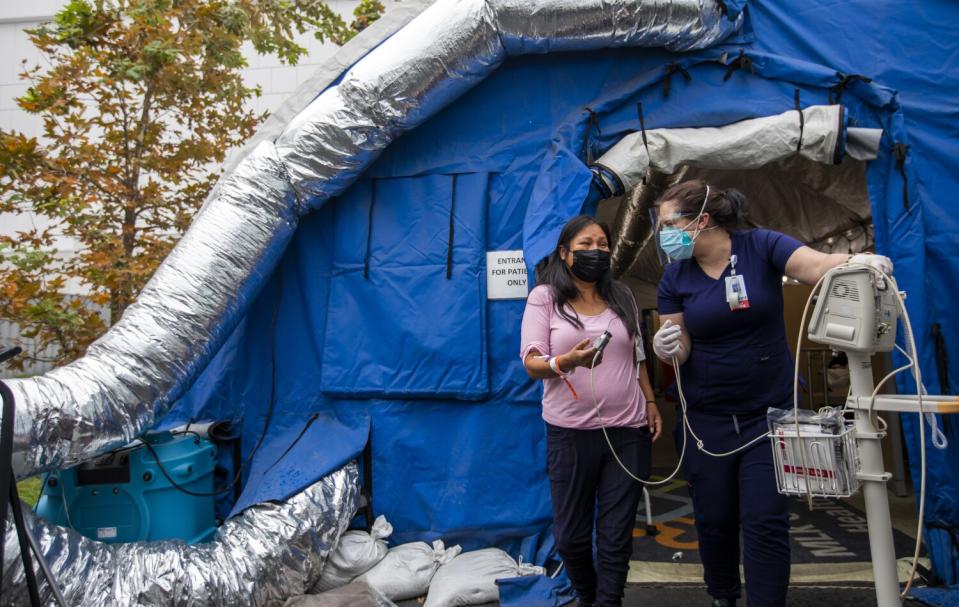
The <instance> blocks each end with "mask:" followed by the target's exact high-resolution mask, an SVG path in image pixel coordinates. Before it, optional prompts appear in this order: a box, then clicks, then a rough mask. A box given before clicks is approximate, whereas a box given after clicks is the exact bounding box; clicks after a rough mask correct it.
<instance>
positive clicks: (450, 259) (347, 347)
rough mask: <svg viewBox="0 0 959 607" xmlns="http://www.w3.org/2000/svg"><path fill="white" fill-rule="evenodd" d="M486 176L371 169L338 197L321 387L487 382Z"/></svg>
mask: <svg viewBox="0 0 959 607" xmlns="http://www.w3.org/2000/svg"><path fill="white" fill-rule="evenodd" d="M487 183H488V176H487V175H486V174H480V173H470V174H460V175H425V176H419V177H403V178H391V179H377V180H376V181H375V185H374V183H373V182H372V181H369V180H368V181H363V182H360V183H358V184H356V185H355V186H354V187H353V188H351V190H350V191H349V192H348V193H347V195H346V196H344V197H343V198H342V199H341V200H340V201H339V202H338V203H337V213H336V223H337V226H336V227H337V230H336V243H335V244H334V251H335V252H334V262H333V276H332V279H331V287H330V303H329V322H328V324H327V332H326V337H325V343H324V356H323V373H322V381H321V388H322V390H323V391H324V392H326V393H328V394H332V395H337V396H344V397H355V398H365V397H409V398H412V397H425V398H430V397H435V398H459V399H470V400H472V399H482V398H484V397H485V396H486V395H487V394H488V392H489V379H488V372H487V363H486V339H485V324H486V301H485V284H484V281H485V266H484V264H485V246H486V243H485V233H486V229H485V217H486V209H485V205H486V197H487ZM454 194H455V200H454ZM451 236H452V240H451V238H450V237H451Z"/></svg>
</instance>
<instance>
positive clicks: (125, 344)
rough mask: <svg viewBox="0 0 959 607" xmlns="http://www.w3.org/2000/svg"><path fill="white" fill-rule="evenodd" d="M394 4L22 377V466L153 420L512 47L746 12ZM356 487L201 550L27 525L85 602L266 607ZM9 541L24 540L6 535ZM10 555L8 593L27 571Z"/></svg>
mask: <svg viewBox="0 0 959 607" xmlns="http://www.w3.org/2000/svg"><path fill="white" fill-rule="evenodd" d="M395 10H397V11H398V14H400V15H401V18H397V17H392V18H391V15H390V14H388V15H386V17H384V19H381V20H380V21H379V22H377V23H375V24H374V25H373V26H372V27H371V28H369V30H367V31H366V32H364V33H363V34H361V35H360V36H358V37H357V38H356V39H355V40H354V41H353V42H351V43H350V44H348V45H346V46H345V47H344V48H343V49H341V50H340V52H339V53H338V55H337V56H335V57H334V61H336V62H339V65H344V66H352V67H349V69H348V70H347V71H346V72H345V74H343V77H342V79H340V80H339V82H338V83H336V84H335V85H333V84H332V83H333V82H334V81H335V80H336V78H337V77H338V76H339V75H340V72H341V70H333V73H329V72H330V70H327V72H328V73H329V77H328V78H325V77H321V78H315V79H313V80H311V82H308V83H307V84H306V85H305V86H308V87H311V90H305V89H301V90H300V91H297V93H295V94H294V97H295V98H297V99H299V100H302V105H301V106H300V107H299V108H297V109H299V111H293V109H292V107H293V106H291V105H290V104H287V105H285V106H284V107H283V108H281V112H280V113H279V114H278V115H279V116H281V118H279V119H274V120H271V121H268V122H267V124H265V125H264V128H262V129H261V133H263V134H261V135H258V136H257V137H255V138H254V142H255V144H253V145H251V146H249V147H248V148H246V149H245V150H244V152H243V153H242V154H241V155H240V156H238V157H235V158H234V159H232V160H231V163H230V166H231V168H230V170H228V171H227V173H226V174H224V176H223V177H222V178H221V180H220V182H219V183H218V184H217V186H216V187H215V188H214V190H213V191H212V192H211V194H210V196H209V197H208V199H207V200H206V202H205V204H204V206H203V208H202V209H201V210H200V212H199V213H198V214H197V216H196V218H195V219H194V221H193V223H192V225H191V226H190V228H189V230H188V231H187V232H186V234H185V235H184V237H183V238H182V240H181V241H180V242H179V243H178V244H177V246H176V247H175V249H174V250H173V251H172V253H171V254H170V255H169V257H168V258H167V259H166V260H164V262H163V263H162V264H161V266H160V267H159V269H158V270H157V272H156V274H155V275H154V276H153V278H152V279H151V280H150V282H149V283H148V284H147V285H146V287H145V288H144V289H143V291H142V293H141V294H140V296H139V297H138V298H137V301H136V302H135V303H134V304H133V305H131V306H130V307H129V308H128V309H127V311H126V313H125V314H124V315H123V317H122V318H121V319H120V321H119V322H118V323H117V324H116V325H114V326H113V327H112V328H111V329H110V330H109V331H108V332H107V333H106V334H105V335H104V336H103V337H101V338H100V339H99V340H97V341H96V342H95V343H94V344H93V345H92V346H91V347H90V348H89V350H88V351H87V353H86V355H85V356H84V357H83V358H81V359H79V360H77V361H75V362H73V363H70V364H69V365H66V366H64V367H61V368H58V369H55V370H53V371H51V372H49V373H47V374H45V375H43V376H40V377H35V378H30V379H21V380H13V381H11V382H10V387H11V388H12V390H13V392H14V394H15V396H16V399H17V418H16V430H15V453H14V462H15V463H14V465H15V468H16V472H17V474H18V475H19V476H21V477H23V476H30V475H33V474H36V473H38V472H42V471H47V470H55V469H61V468H64V467H68V466H70V465H73V464H76V463H78V462H81V461H85V460H88V459H90V458H92V457H94V456H96V455H98V454H100V453H104V452H106V451H109V450H111V449H115V448H118V447H120V446H122V445H125V444H127V443H129V442H130V441H132V440H133V439H134V438H135V437H137V436H138V435H140V434H141V433H142V432H144V431H145V430H147V429H149V428H150V427H151V426H153V425H154V423H155V422H156V421H157V420H158V419H159V418H161V417H162V416H163V415H164V414H165V413H166V412H167V411H169V409H170V407H171V406H172V404H173V403H174V402H175V401H176V400H177V399H178V398H179V397H180V396H181V395H183V393H184V392H185V391H186V390H187V389H188V388H189V387H190V386H191V385H192V383H193V382H194V380H195V379H196V377H197V376H198V375H199V374H200V373H201V372H202V370H203V369H204V368H205V366H206V365H207V363H208V362H209V361H210V359H211V358H212V357H213V356H214V355H215V354H216V352H217V351H218V350H219V348H220V347H221V345H222V344H223V343H224V341H225V340H226V339H227V337H228V336H229V335H230V334H231V332H232V331H233V329H234V328H235V327H236V325H237V323H238V322H239V321H240V319H241V318H242V317H243V316H244V315H245V314H246V311H247V309H248V307H249V305H250V303H251V301H252V300H253V299H254V298H255V297H256V295H257V294H258V293H259V291H260V289H261V287H262V286H263V284H264V282H265V281H266V280H267V278H268V277H269V275H270V274H271V272H272V271H273V269H274V268H275V267H276V265H277V263H278V261H279V259H280V257H281V256H282V254H283V252H284V250H285V249H286V247H287V245H288V243H289V242H290V239H291V238H292V236H293V233H294V231H295V229H296V226H297V223H298V221H299V219H300V217H302V216H303V215H305V214H306V213H308V212H310V211H311V210H313V209H316V208H318V207H320V206H322V205H323V204H324V203H325V202H326V201H327V200H329V199H330V198H331V197H333V196H336V195H338V194H340V193H341V192H343V191H344V190H345V189H346V188H347V187H349V186H350V184H351V183H352V182H353V181H354V180H355V179H356V178H357V177H358V176H359V175H360V174H361V173H362V172H363V171H364V170H365V169H366V168H367V167H369V166H370V164H371V163H372V162H373V161H374V160H375V159H376V158H377V157H378V155H379V154H380V153H381V152H382V151H383V150H384V149H385V148H386V147H387V146H389V145H390V143H391V142H392V141H394V140H395V139H396V138H397V137H399V136H400V135H401V134H402V133H404V132H406V131H409V130H411V129H413V128H415V127H416V126H418V125H420V124H422V123H423V122H424V121H426V120H427V119H429V118H430V117H431V116H433V115H434V114H436V113H437V112H438V111H439V110H440V109H441V108H443V107H445V106H446V105H448V104H449V103H451V102H452V101H453V100H455V99H456V98H457V97H459V96H460V95H462V94H463V93H465V92H466V91H468V90H469V89H471V88H472V87H474V86H476V85H477V84H478V83H480V82H481V81H482V80H483V79H485V78H486V77H487V76H489V75H490V74H491V73H492V72H493V71H495V70H496V68H497V67H498V66H499V65H500V64H501V63H502V62H503V61H504V60H505V59H506V58H507V57H509V56H514V55H522V54H530V53H548V52H555V51H587V50H594V49H602V48H609V47H660V48H666V49H669V50H673V51H687V50H693V49H701V48H706V47H709V46H712V45H714V44H716V43H718V42H721V41H722V40H724V39H725V38H726V37H728V36H729V35H730V34H731V33H733V32H734V31H736V30H737V28H738V27H739V26H740V24H741V20H742V16H740V17H738V18H737V19H736V20H733V21H730V20H729V19H727V18H726V17H725V16H724V13H723V11H722V10H721V7H720V5H719V3H718V2H716V1H715V0H672V1H665V0H439V1H438V2H436V3H434V4H432V5H431V6H429V8H427V9H426V10H424V11H422V12H421V13H420V14H418V15H417V16H416V17H415V18H413V17H412V15H410V14H409V9H405V8H403V7H400V8H397V9H395ZM403 11H406V12H405V13H404V12H403ZM404 23H405V25H404ZM381 41H382V43H381ZM364 45H365V46H364ZM294 105H295V104H294ZM284 121H285V122H284ZM354 491H355V471H349V470H348V471H341V472H338V473H335V474H333V475H331V476H330V477H328V478H327V479H325V480H324V481H322V482H320V483H318V484H316V485H313V486H312V487H309V488H307V489H306V490H304V491H303V492H302V493H300V494H299V495H297V496H294V497H293V498H291V499H290V500H288V501H287V502H286V503H284V504H271V505H261V506H258V507H255V508H253V509H251V510H248V511H247V512H245V513H244V514H242V515H241V516H239V517H237V518H235V519H233V520H231V521H229V522H227V523H226V524H224V525H223V527H222V528H221V529H220V531H219V534H218V536H217V539H216V541H214V542H212V543H210V544H207V545H198V546H185V545H183V544H178V543H172V542H161V543H145V544H129V545H123V546H120V545H112V546H107V545H104V544H100V543H97V542H93V541H90V540H87V539H84V538H81V537H79V536H77V535H76V534H75V533H73V532H71V531H68V530H65V529H62V528H57V527H55V526H52V525H49V524H47V523H45V522H44V521H42V520H38V519H35V518H33V519H31V520H30V521H29V526H30V528H32V529H33V531H34V532H35V533H36V534H37V535H38V536H39V540H40V544H41V548H42V551H43V552H44V553H45V554H46V556H47V558H48V560H49V561H50V563H51V566H52V568H53V569H54V572H55V573H56V575H57V576H58V577H59V578H60V579H61V580H63V581H64V582H66V583H67V584H68V588H67V593H68V596H69V597H70V600H71V601H72V602H73V603H74V604H84V605H157V604H163V605H201V604H202V605H209V604H231V605H232V604H238V605H247V604H252V605H259V604H263V603H264V602H265V599H267V598H268V597H270V596H275V590H276V589H278V588H280V587H281V586H282V587H283V588H284V591H285V592H289V591H294V592H295V591H296V590H297V589H298V588H306V587H308V585H305V580H307V579H309V578H311V577H312V576H314V575H315V574H317V573H318V571H319V568H320V567H321V566H322V562H323V558H324V555H325V554H326V551H328V550H329V547H330V546H331V544H332V542H333V541H334V539H335V537H336V534H337V533H338V531H339V530H341V529H342V525H344V524H345V519H346V518H348V515H346V514H345V513H346V512H347V510H348V509H347V508H346V504H347V503H350V502H351V500H352V499H353V497H354V495H353V494H354ZM6 541H7V545H8V547H12V546H13V545H14V544H15V542H14V543H11V534H9V533H8V534H7V539H6ZM14 552H15V551H14V550H10V549H9V548H8V554H12V553H14ZM12 567H14V565H13V564H12V563H10V565H9V566H8V567H7V568H6V569H5V573H4V575H5V576H9V579H8V580H6V584H7V585H5V587H6V588H13V586H11V584H17V583H19V579H20V578H19V577H17V575H18V574H17V573H16V570H15V569H12ZM8 572H9V573H8Z"/></svg>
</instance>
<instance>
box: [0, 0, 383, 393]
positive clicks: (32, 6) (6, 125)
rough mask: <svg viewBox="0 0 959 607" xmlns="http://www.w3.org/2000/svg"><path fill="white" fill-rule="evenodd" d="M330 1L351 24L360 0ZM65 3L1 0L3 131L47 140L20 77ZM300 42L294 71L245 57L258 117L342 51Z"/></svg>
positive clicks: (13, 220)
mask: <svg viewBox="0 0 959 607" xmlns="http://www.w3.org/2000/svg"><path fill="white" fill-rule="evenodd" d="M381 1H382V2H383V4H384V5H385V6H386V8H387V10H389V6H390V4H392V3H393V2H396V1H398V0H381ZM326 3H327V4H328V5H329V6H331V7H332V8H333V9H334V10H336V11H337V12H338V13H339V14H340V15H342V16H343V19H344V21H346V22H347V23H350V22H351V21H352V20H353V9H354V8H355V7H356V6H357V4H359V0H326ZM64 4H66V1H65V0H29V2H27V1H21V0H0V128H2V129H5V130H17V131H21V132H23V133H24V134H26V135H27V136H30V137H41V136H42V128H43V123H42V121H41V120H40V119H39V118H38V117H35V116H31V115H30V114H27V113H26V112H24V111H22V110H21V109H20V108H19V107H18V106H17V104H16V101H15V99H16V98H17V97H19V96H21V95H22V94H23V93H24V92H25V91H26V89H27V84H26V83H25V82H23V81H21V80H20V78H19V74H20V73H21V72H22V71H23V66H24V64H23V60H24V59H25V60H26V62H27V65H29V66H34V65H37V64H38V63H41V61H42V57H41V55H40V53H39V51H37V49H35V48H34V47H33V45H32V44H31V43H30V40H29V38H28V37H27V35H26V34H25V33H24V30H26V29H29V28H32V27H35V26H36V25H38V24H39V23H41V22H43V21H49V20H50V18H51V17H52V16H53V15H54V13H56V11H57V10H58V9H59V8H60V7H61V6H63V5H64ZM298 42H299V44H300V45H301V46H303V47H305V48H306V49H307V51H308V52H307V55H306V56H304V57H303V58H302V59H301V61H300V63H299V64H298V65H296V66H293V67H291V66H287V65H284V64H282V63H281V62H280V61H279V59H277V58H276V57H273V56H263V55H258V54H257V53H255V52H254V51H253V47H252V45H247V47H246V48H245V53H244V54H245V55H246V57H247V63H248V65H249V67H248V68H247V69H245V70H243V77H244V80H245V81H246V83H247V85H248V86H257V85H258V86H259V87H260V89H261V90H262V94H261V96H260V97H258V98H253V99H252V100H250V102H249V103H248V107H249V108H250V109H252V110H253V111H255V112H257V113H261V112H264V111H266V112H272V111H273V110H275V109H276V108H277V107H279V105H280V104H281V103H282V102H283V101H284V99H286V97H287V96H288V95H289V94H290V93H292V92H293V90H294V89H296V87H297V86H299V85H300V84H301V83H303V82H304V81H305V80H306V79H307V78H308V77H309V76H310V75H311V74H312V73H313V71H314V70H315V69H316V67H317V66H318V65H320V64H322V63H323V62H324V61H325V60H326V59H328V58H329V57H330V56H331V55H332V54H333V53H334V52H335V51H336V48H337V47H336V45H334V44H331V43H321V42H319V41H318V40H316V39H315V38H314V37H313V35H312V34H306V35H301V36H299V37H298ZM41 222H42V218H37V217H34V216H30V215H11V214H0V235H13V234H16V233H17V232H19V231H23V230H29V229H31V227H37V226H36V224H38V223H41ZM78 246H79V245H78V243H76V242H74V241H72V240H67V239H64V240H62V241H60V242H59V243H58V249H59V250H60V252H61V254H63V255H73V254H74V253H75V252H76V250H77V248H78ZM18 339H19V338H18V335H17V331H16V327H11V326H10V325H9V323H4V321H2V320H0V348H3V347H4V346H6V345H13V344H14V343H15V342H17V341H18ZM44 370H46V368H45V367H44V366H43V365H41V366H34V367H32V368H31V369H30V371H31V372H42V371H44ZM8 376H10V373H9V372H7V371H6V370H5V369H2V368H0V377H8Z"/></svg>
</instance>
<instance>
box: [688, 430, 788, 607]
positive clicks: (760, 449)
mask: <svg viewBox="0 0 959 607" xmlns="http://www.w3.org/2000/svg"><path fill="white" fill-rule="evenodd" d="M681 423H682V419H680V420H679V422H678V424H681ZM689 423H690V424H691V425H692V427H693V431H694V432H695V433H696V434H697V435H698V436H699V438H701V439H702V440H703V446H704V447H705V448H706V449H708V450H709V451H712V452H713V453H723V452H726V451H731V450H733V449H735V448H737V447H739V446H741V445H743V444H744V443H746V442H748V441H749V440H751V439H753V438H755V437H756V436H759V435H760V434H762V433H764V432H765V431H766V429H767V427H766V415H765V413H762V414H754V415H749V416H743V415H740V416H735V417H734V416H732V415H713V414H703V413H690V415H689ZM678 424H677V428H676V432H675V436H676V448H677V449H679V448H681V446H682V442H681V441H682V434H681V433H680V428H679V425H678ZM687 440H688V442H687V444H686V458H685V460H684V461H683V472H684V473H685V475H686V479H687V480H688V481H689V492H690V494H691V496H692V498H693V510H694V512H695V517H696V531H697V533H698V535H699V555H700V557H701V559H702V561H703V568H704V569H705V576H704V577H705V580H706V588H707V590H708V592H709V594H710V595H711V596H713V597H714V598H729V599H734V598H739V596H740V591H741V583H740V580H739V532H740V529H742V537H743V548H744V550H743V569H744V570H745V574H746V599H747V602H748V604H749V607H774V606H775V607H782V606H783V605H785V604H786V589H787V587H788V586H789V502H788V499H787V498H786V497H785V496H783V495H780V494H779V493H778V492H777V491H776V477H775V471H774V470H773V459H772V450H771V448H770V445H769V440H767V439H763V440H760V441H759V442H757V443H756V444H754V445H752V446H751V447H749V448H748V449H746V450H744V451H741V452H739V453H737V454H735V455H730V456H727V457H721V458H717V457H712V456H709V455H706V454H705V453H703V452H701V451H700V450H699V449H697V448H696V443H695V441H694V440H693V439H692V438H691V437H689V436H688V434H687Z"/></svg>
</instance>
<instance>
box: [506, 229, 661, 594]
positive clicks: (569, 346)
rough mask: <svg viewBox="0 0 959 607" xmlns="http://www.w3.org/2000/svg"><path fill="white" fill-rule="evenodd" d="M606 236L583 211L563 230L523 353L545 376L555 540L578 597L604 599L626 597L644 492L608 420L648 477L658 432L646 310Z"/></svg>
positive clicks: (529, 316)
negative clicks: (620, 275)
mask: <svg viewBox="0 0 959 607" xmlns="http://www.w3.org/2000/svg"><path fill="white" fill-rule="evenodd" d="M609 240H610V235H609V227H608V226H606V224H604V223H602V222H600V221H597V220H596V219H594V218H592V217H589V216H586V215H580V216H579V217H574V218H573V219H571V220H570V221H569V222H568V223H567V224H566V225H565V226H564V227H563V231H562V232H561V233H560V236H559V242H558V243H557V245H556V249H555V250H554V251H553V252H552V253H551V254H550V256H549V257H548V258H547V259H545V260H544V261H543V262H541V264H540V265H539V266H538V267H537V272H536V275H537V276H536V278H537V282H538V283H539V285H538V286H537V287H536V288H535V289H533V290H532V292H530V294H529V298H528V299H527V300H526V311H525V312H524V313H523V329H522V340H521V341H522V344H521V352H520V357H521V358H522V359H523V363H524V364H525V365H526V371H527V372H528V373H529V375H530V377H533V378H535V379H542V380H543V419H544V420H545V421H546V449H547V473H548V475H549V480H550V492H551V495H552V501H553V535H554V537H555V538H556V547H557V549H558V551H559V554H560V556H561V557H562V558H563V562H564V563H565V565H566V570H567V573H568V574H569V579H570V581H571V582H572V583H573V587H574V588H575V589H576V593H577V597H578V599H579V603H578V604H579V605H581V606H582V605H590V606H591V605H596V606H597V607H598V606H602V607H608V606H619V605H622V597H623V589H624V587H625V585H626V574H627V573H628V571H629V557H630V554H631V553H632V539H633V534H632V531H633V526H634V521H635V518H636V509H637V506H638V505H639V499H640V497H641V496H642V486H641V485H640V484H639V483H637V482H636V481H634V480H633V479H631V478H630V477H629V475H627V473H626V472H625V471H624V470H623V469H622V467H620V465H619V464H618V463H617V462H616V460H615V458H614V457H613V453H612V452H611V451H610V448H609V445H608V444H607V442H606V438H605V437H604V436H603V430H602V428H603V427H604V426H605V427H606V431H607V433H608V435H609V439H610V441H611V442H612V445H613V447H614V448H615V449H616V454H617V455H618V456H619V459H620V460H621V461H622V463H623V465H625V466H626V467H627V468H628V469H629V471H630V472H631V473H632V474H634V475H636V476H638V477H640V478H647V477H648V476H649V471H650V470H649V469H650V451H651V441H652V440H656V439H657V438H659V434H660V432H661V430H662V419H661V417H660V415H659V411H658V410H657V409H656V404H655V403H654V402H653V389H652V386H651V385H650V382H649V375H648V374H647V371H646V363H645V362H644V361H645V355H644V353H643V348H642V339H641V337H640V334H639V323H638V310H637V307H636V303H635V300H634V299H633V295H632V293H631V292H630V291H629V289H628V287H626V286H625V285H624V284H623V283H621V282H619V281H616V280H613V277H612V273H611V272H610V270H609ZM604 331H609V332H610V333H611V335H612V337H611V338H610V340H609V343H608V345H607V346H606V348H605V349H604V350H603V352H602V353H601V354H600V356H599V358H598V359H597V360H596V363H595V366H593V359H594V358H596V348H594V347H593V343H594V341H595V340H596V338H598V337H600V336H601V335H602V334H603V332H604ZM591 366H592V367H593V368H592V369H590V367H591ZM580 367H583V368H582V369H580ZM590 375H592V381H590V380H591V378H590ZM593 388H595V392H594V391H593ZM594 521H595V525H594ZM594 530H595V534H596V562H595V563H594V562H593V533H594Z"/></svg>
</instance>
